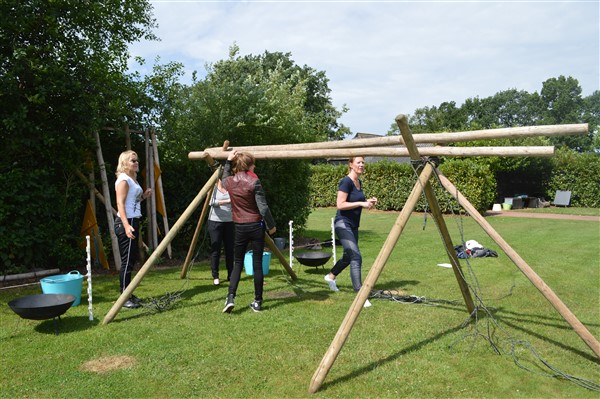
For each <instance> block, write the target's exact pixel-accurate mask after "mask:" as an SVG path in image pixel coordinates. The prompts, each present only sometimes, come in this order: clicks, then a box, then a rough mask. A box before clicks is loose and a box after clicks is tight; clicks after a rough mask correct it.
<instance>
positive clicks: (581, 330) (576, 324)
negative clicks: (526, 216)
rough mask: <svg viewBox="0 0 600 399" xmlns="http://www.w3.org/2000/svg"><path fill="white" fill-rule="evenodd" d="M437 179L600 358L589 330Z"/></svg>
mask: <svg viewBox="0 0 600 399" xmlns="http://www.w3.org/2000/svg"><path fill="white" fill-rule="evenodd" d="M438 177H439V179H440V182H441V183H442V186H444V188H445V189H446V190H447V191H448V192H449V193H450V195H452V196H453V197H454V198H456V199H457V200H458V203H459V204H460V205H461V206H462V207H463V208H465V209H466V211H467V212H468V213H469V215H471V217H472V218H473V219H474V220H475V221H476V222H477V223H478V224H479V225H480V226H481V227H482V228H483V230H485V232H486V233H487V234H488V235H489V236H490V238H491V239H492V240H494V241H495V242H496V243H497V244H498V245H499V246H500V248H502V250H503V251H504V253H506V255H507V256H508V257H509V258H510V259H511V260H512V261H513V263H514V264H515V265H516V266H517V267H518V268H519V270H521V272H523V274H524V275H525V277H527V278H528V279H529V281H531V283H532V284H533V285H534V286H535V287H536V288H537V289H538V290H539V291H540V292H541V293H542V295H544V297H545V298H546V299H547V300H548V301H549V302H550V304H552V306H554V309H556V310H557V311H558V313H560V315H561V316H562V317H563V318H564V319H565V320H566V321H567V323H569V324H570V325H571V327H573V330H575V332H576V333H577V334H578V335H579V336H580V337H581V339H582V340H583V342H585V343H586V344H587V346H589V347H590V348H591V349H592V351H594V353H595V354H596V356H598V357H600V343H598V340H597V339H596V338H595V337H594V336H593V335H592V334H591V333H590V332H589V330H588V329H587V328H586V327H585V326H584V325H583V324H582V323H581V322H580V321H579V320H578V319H577V317H576V316H575V315H574V314H573V313H572V312H571V310H570V309H569V308H568V307H567V306H566V305H565V304H564V303H563V302H562V301H561V300H560V298H559V297H558V296H557V295H556V294H555V293H554V291H552V289H551V288H550V287H548V286H547V285H546V283H545V282H544V280H542V279H541V277H540V276H538V275H537V273H536V272H534V271H533V269H532V268H531V267H530V266H529V265H528V264H527V263H526V262H525V261H524V260H523V258H521V257H520V256H519V254H518V253H517V252H516V251H515V250H514V249H512V247H511V246H510V245H508V243H507V242H506V241H504V239H503V238H502V236H501V235H500V234H498V232H497V231H496V230H494V228H493V227H492V226H491V225H490V224H489V223H488V222H487V220H485V218H484V217H483V216H482V215H481V214H480V213H479V212H478V211H477V209H476V208H475V207H474V206H473V205H472V204H471V203H470V202H469V201H468V200H467V199H466V198H465V197H464V196H463V195H462V194H461V193H460V192H459V191H458V189H457V188H456V187H455V186H454V184H452V183H451V182H450V180H448V178H446V177H445V176H444V175H442V174H441V173H439V172H438Z"/></svg>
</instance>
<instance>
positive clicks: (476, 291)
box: [370, 158, 600, 392]
mask: <svg viewBox="0 0 600 399" xmlns="http://www.w3.org/2000/svg"><path fill="white" fill-rule="evenodd" d="M432 162H433V161H432V160H431V159H425V158H423V159H420V160H415V161H411V165H412V166H413V170H414V172H415V176H416V177H417V181H420V180H418V169H419V168H422V167H424V165H425V163H432ZM432 166H434V176H435V178H436V181H437V182H438V184H439V185H440V186H442V184H441V182H440V178H439V175H438V170H437V169H436V167H435V166H436V165H432ZM423 188H424V187H423ZM457 190H458V189H457ZM442 191H443V192H444V193H445V195H444V198H445V199H446V200H447V201H448V202H447V204H448V209H450V212H451V214H452V218H453V220H454V221H455V222H456V224H457V228H458V231H459V233H460V240H461V243H462V244H463V246H464V245H465V242H466V241H465V237H464V224H463V218H462V213H461V212H460V208H459V211H458V214H459V216H458V217H457V215H456V212H455V207H456V205H458V201H457V200H456V199H455V198H454V197H452V196H450V194H449V193H448V192H447V191H446V190H445V189H444V190H442ZM457 194H458V193H457ZM426 215H427V210H426V211H425V216H424V222H423V229H425V225H426V222H427V216H426ZM438 233H439V234H440V238H441V239H442V242H443V237H442V234H441V231H440V229H439V226H438ZM444 249H445V250H446V252H447V254H448V256H449V257H450V258H451V259H452V257H451V256H450V253H448V251H449V249H448V248H446V246H445V245H444ZM464 260H465V261H466V266H467V275H468V277H469V278H466V276H465V275H464V274H463V271H462V270H461V268H458V271H459V272H460V274H461V277H462V278H463V280H464V281H465V282H466V283H467V286H468V287H469V290H470V291H471V292H472V293H473V295H474V297H475V302H476V306H475V310H474V311H473V313H471V314H470V315H469V316H468V317H467V318H466V319H465V321H464V322H463V323H462V325H461V328H464V327H466V326H467V325H468V324H470V323H471V321H474V323H473V326H474V327H473V328H474V330H473V332H472V333H468V334H465V335H464V336H463V337H461V338H459V339H457V340H456V341H455V342H454V343H452V344H451V345H450V347H454V345H456V344H457V343H458V342H460V341H464V340H466V339H467V338H472V341H471V349H470V350H472V349H473V347H474V345H475V343H476V340H477V338H478V337H479V338H483V339H485V340H486V341H487V342H488V344H490V346H491V347H492V349H493V350H494V352H496V353H497V354H499V355H502V354H505V355H509V356H511V358H512V359H513V361H514V363H515V364H516V365H517V366H518V367H520V368H522V369H524V370H527V371H529V372H532V373H536V374H538V375H542V376H547V377H553V378H564V379H566V380H567V381H570V382H572V383H573V384H575V385H578V386H580V387H582V388H585V389H588V390H591V391H596V392H600V384H598V383H595V382H593V381H589V380H585V379H582V378H579V377H575V376H572V375H570V374H567V373H565V372H563V371H561V370H559V369H558V368H556V367H555V366H553V365H551V364H550V363H548V362H547V361H546V360H545V359H543V358H542V357H541V356H540V355H539V354H538V353H537V351H536V350H535V348H534V347H533V345H531V343H529V342H528V341H525V340H517V339H514V338H513V337H512V336H511V335H510V333H509V332H508V331H506V330H505V329H504V328H502V326H500V325H499V324H498V322H497V320H496V319H495V318H494V316H493V314H492V312H491V311H490V309H488V307H487V306H486V305H485V303H484V300H483V295H482V291H481V286H480V284H479V281H478V280H477V276H476V275H475V272H474V270H473V268H472V267H471V263H470V262H469V259H468V258H466V259H464ZM514 287H515V281H514V277H513V284H512V286H511V288H510V290H509V293H508V294H506V295H504V296H502V297H501V298H499V299H503V298H505V297H507V296H510V295H512V291H513V289H514ZM370 297H371V298H375V299H388V300H393V301H395V302H402V303H409V304H430V303H434V304H435V303H440V302H441V303H449V304H455V303H453V302H447V301H435V300H434V301H431V300H427V299H426V298H425V297H417V296H414V295H408V296H401V295H396V294H393V293H391V292H389V291H375V292H371V295H370ZM479 310H481V311H483V312H484V314H485V325H484V326H483V327H484V328H481V325H480V324H481V323H480V320H481V319H480V317H479V312H478V311H479ZM481 321H482V320H481ZM496 329H497V330H498V331H500V332H502V333H503V334H504V335H505V338H504V339H505V340H506V342H507V343H508V344H509V349H508V350H506V349H505V350H503V349H502V348H501V347H500V345H499V341H501V338H500V337H499V336H498V335H497V334H495V330H496ZM518 348H524V349H526V350H527V351H528V352H529V353H530V354H531V355H532V356H533V357H534V358H535V359H537V360H538V361H539V362H540V363H541V364H543V365H544V366H545V367H546V368H548V369H549V370H551V371H552V372H551V373H545V372H537V371H534V370H532V369H530V368H528V367H526V366H525V365H524V364H523V363H522V362H521V361H520V358H519V356H518V355H517V353H516V352H517V349H518Z"/></svg>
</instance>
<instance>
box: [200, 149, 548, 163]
mask: <svg viewBox="0 0 600 399" xmlns="http://www.w3.org/2000/svg"><path fill="white" fill-rule="evenodd" d="M236 149H237V148H236ZM240 151H241V150H240ZM228 154H229V152H228V151H223V150H222V149H218V150H214V151H194V152H190V153H189V154H188V158H189V159H192V160H196V159H205V158H207V157H212V158H214V159H221V160H222V159H227V155H228ZM419 154H420V155H421V156H428V157H431V156H434V157H438V156H454V157H478V156H499V157H520V156H530V157H547V156H552V155H553V154H554V147H553V146H530V147H527V146H523V147H420V148H419ZM252 155H254V157H255V158H256V159H314V158H348V157H353V156H354V157H357V156H362V157H367V156H373V157H389V158H401V157H408V156H409V154H408V150H407V149H406V148H393V147H370V148H343V149H319V150H293V151H289V150H288V151H281V150H279V151H252Z"/></svg>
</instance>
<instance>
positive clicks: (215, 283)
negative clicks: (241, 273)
mask: <svg viewBox="0 0 600 399" xmlns="http://www.w3.org/2000/svg"><path fill="white" fill-rule="evenodd" d="M213 284H214V285H219V284H221V282H220V281H219V279H218V278H216V279H214V280H213Z"/></svg>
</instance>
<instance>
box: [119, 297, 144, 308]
mask: <svg viewBox="0 0 600 399" xmlns="http://www.w3.org/2000/svg"><path fill="white" fill-rule="evenodd" d="M123 307H124V308H127V309H137V308H139V307H140V304H139V303H135V302H133V301H132V300H131V299H128V300H127V302H125V303H124V304H123Z"/></svg>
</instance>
